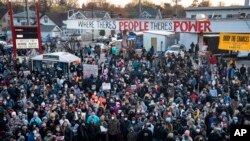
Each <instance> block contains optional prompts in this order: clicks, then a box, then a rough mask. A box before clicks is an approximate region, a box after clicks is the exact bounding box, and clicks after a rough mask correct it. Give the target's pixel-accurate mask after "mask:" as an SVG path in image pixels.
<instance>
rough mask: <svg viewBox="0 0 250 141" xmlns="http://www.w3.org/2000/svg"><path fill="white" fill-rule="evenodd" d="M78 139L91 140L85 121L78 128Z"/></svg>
mask: <svg viewBox="0 0 250 141" xmlns="http://www.w3.org/2000/svg"><path fill="white" fill-rule="evenodd" d="M77 140H79V141H80V140H84V141H89V137H88V131H87V127H86V125H85V123H82V124H81V125H80V126H79V127H78V129H77Z"/></svg>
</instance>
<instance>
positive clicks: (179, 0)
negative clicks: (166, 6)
mask: <svg viewBox="0 0 250 141" xmlns="http://www.w3.org/2000/svg"><path fill="white" fill-rule="evenodd" d="M172 2H174V3H175V16H176V17H177V16H178V7H177V6H178V3H179V2H181V0H172Z"/></svg>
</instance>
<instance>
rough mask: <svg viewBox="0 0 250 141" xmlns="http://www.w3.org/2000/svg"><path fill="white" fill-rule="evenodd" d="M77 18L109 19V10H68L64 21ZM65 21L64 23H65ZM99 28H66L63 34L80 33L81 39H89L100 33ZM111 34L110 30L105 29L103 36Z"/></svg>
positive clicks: (95, 37)
mask: <svg viewBox="0 0 250 141" xmlns="http://www.w3.org/2000/svg"><path fill="white" fill-rule="evenodd" d="M78 19H94V20H105V19H111V17H110V14H109V12H107V11H98V10H95V11H88V10H81V9H80V10H77V9H76V10H69V11H68V18H67V20H64V21H66V22H70V21H71V20H78ZM66 22H65V23H66ZM99 34H100V31H99V30H94V29H93V30H85V29H67V31H66V33H65V35H81V36H82V40H84V41H90V40H93V39H97V37H99V36H100V35H99ZM110 34H111V31H110V30H105V36H109V35H110Z"/></svg>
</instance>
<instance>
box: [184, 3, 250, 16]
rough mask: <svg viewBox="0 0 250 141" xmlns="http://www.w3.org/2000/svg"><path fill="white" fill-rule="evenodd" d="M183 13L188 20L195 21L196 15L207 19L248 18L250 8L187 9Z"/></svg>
mask: <svg viewBox="0 0 250 141" xmlns="http://www.w3.org/2000/svg"><path fill="white" fill-rule="evenodd" d="M185 11H186V18H189V19H190V18H191V19H195V18H196V15H197V14H204V15H206V17H207V18H208V19H225V18H227V19H229V18H250V6H230V7H189V8H186V9H185Z"/></svg>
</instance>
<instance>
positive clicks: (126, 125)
mask: <svg viewBox="0 0 250 141" xmlns="http://www.w3.org/2000/svg"><path fill="white" fill-rule="evenodd" d="M130 124H131V122H130V121H129V120H128V117H127V116H124V117H122V119H121V132H122V136H123V141H127V135H128V132H129V127H130V126H131V125H130Z"/></svg>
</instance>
